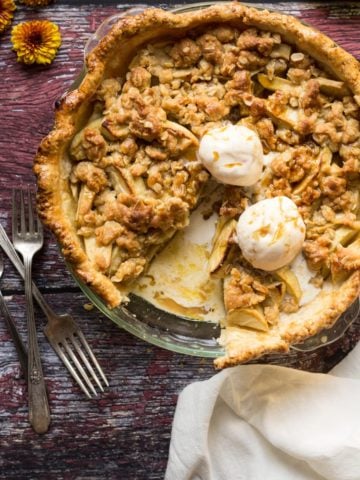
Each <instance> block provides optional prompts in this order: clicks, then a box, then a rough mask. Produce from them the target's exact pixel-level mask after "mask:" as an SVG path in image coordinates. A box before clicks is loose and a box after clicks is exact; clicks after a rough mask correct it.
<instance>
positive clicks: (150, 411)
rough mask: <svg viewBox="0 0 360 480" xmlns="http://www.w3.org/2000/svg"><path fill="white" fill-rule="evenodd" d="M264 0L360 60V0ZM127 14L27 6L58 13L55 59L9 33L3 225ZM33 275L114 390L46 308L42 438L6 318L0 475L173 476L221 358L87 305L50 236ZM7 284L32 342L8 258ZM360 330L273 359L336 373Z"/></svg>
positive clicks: (83, 6) (112, 7)
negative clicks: (175, 443) (188, 423)
mask: <svg viewBox="0 0 360 480" xmlns="http://www.w3.org/2000/svg"><path fill="white" fill-rule="evenodd" d="M248 3H249V2H248ZM253 3H254V4H256V5H257V6H261V7H267V8H276V9H278V10H280V11H283V12H286V13H291V14H294V15H296V16H298V17H300V18H302V19H303V20H304V21H305V22H307V23H310V24H311V25H313V26H315V27H317V28H319V29H321V30H323V31H324V32H325V33H327V34H329V35H330V36H332V38H334V40H336V41H337V42H338V43H339V44H340V45H342V46H343V47H344V48H346V49H347V50H349V51H350V52H351V53H353V54H354V55H355V56H357V57H358V58H360V29H359V28H358V27H359V21H360V5H359V3H357V2H340V1H337V2H277V3H276V2H274V3H264V2H253ZM129 4H131V2H129ZM119 7H121V5H119ZM117 11H118V7H117V5H116V3H115V2H114V1H112V0H102V1H101V2H95V1H93V2H88V1H86V0H68V1H65V0H63V1H60V0H58V1H57V2H55V3H54V4H52V5H51V6H49V7H47V8H44V9H41V10H33V9H30V8H26V7H24V6H21V5H20V4H19V6H18V11H17V12H16V17H15V23H18V22H20V21H23V20H30V19H33V18H48V19H50V20H52V21H54V22H56V23H58V24H59V26H60V28H61V32H62V37H63V43H62V47H61V49H60V51H59V55H58V56H57V58H56V59H55V62H54V63H53V64H52V65H51V66H50V67H30V68H29V67H24V66H22V65H20V64H18V63H17V62H16V59H15V54H14V52H12V51H11V46H10V32H9V31H7V32H6V33H5V34H4V35H3V36H2V37H0V78H1V82H0V112H1V115H0V166H1V175H0V221H1V223H2V224H3V225H4V226H5V228H6V229H7V231H8V232H9V230H10V196H11V189H12V188H13V187H17V186H19V185H20V184H27V183H31V184H32V183H34V177H33V174H32V161H33V157H34V154H35V152H36V149H37V145H38V143H39V141H40V140H41V138H42V137H43V136H44V135H45V134H46V133H47V132H48V130H49V129H50V128H51V125H52V122H53V105H54V102H55V101H56V99H57V98H59V97H60V96H61V94H62V93H63V92H64V91H65V90H66V89H67V88H69V86H70V85H71V83H72V82H73V80H74V78H75V77H76V75H77V74H78V73H79V72H80V70H81V67H82V61H83V45H84V43H85V42H86V40H87V38H88V36H89V34H91V32H94V31H95V29H96V28H97V26H98V25H99V24H100V23H101V21H103V20H104V19H105V18H106V17H108V16H109V15H112V14H114V13H116V12H117ZM34 278H35V280H36V282H37V284H38V285H39V287H40V289H41V290H42V291H43V292H44V293H45V296H46V298H47V299H48V300H49V302H50V304H51V305H53V306H54V307H56V310H57V311H58V312H59V313H64V312H65V311H68V312H69V313H71V314H72V315H73V316H74V318H75V319H76V320H77V321H78V323H79V324H80V327H81V328H82V330H83V331H84V332H85V334H86V337H87V338H88V341H89V342H90V344H91V346H92V348H93V349H94V351H95V354H96V356H97V358H98V359H99V361H100V363H101V365H102V366H103V368H104V370H105V371H106V374H107V376H108V377H109V380H110V385H111V386H110V388H109V389H108V390H107V391H106V392H105V393H104V394H102V395H100V396H99V397H98V398H97V399H94V400H91V401H88V400H86V399H85V398H84V395H83V394H82V393H81V392H80V390H79V388H78V387H77V385H75V384H74V382H73V381H72V379H71V378H70V377H69V375H68V373H67V371H66V370H65V369H64V367H63V365H62V363H61V362H60V360H58V358H57V357H56V355H55V354H54V352H53V351H52V349H51V347H50V346H49V344H48V343H47V342H46V340H45V338H44V336H43V333H42V327H43V325H44V323H45V319H44V317H43V316H42V313H41V312H39V311H37V322H38V327H39V339H40V349H41V354H42V358H43V364H44V371H45V375H46V379H47V385H48V390H49V399H50V407H51V410H52V424H51V428H50V431H49V433H48V434H47V435H45V436H42V437H39V436H37V435H36V434H34V433H33V432H32V431H31V429H30V428H29V425H28V421H27V407H26V403H27V401H26V385H25V382H24V380H23V379H22V377H21V375H20V370H19V366H18V362H17V359H16V354H15V350H14V347H13V344H12V343H11V340H10V337H9V335H8V333H7V331H6V329H5V326H4V323H3V321H0V419H1V420H0V421H1V429H0V479H6V480H11V479H16V480H22V479H23V480H25V479H26V480H28V479H46V480H48V479H66V480H67V479H84V480H91V479H104V478H106V479H144V480H152V479H154V480H155V479H162V478H163V476H164V471H165V466H166V461H167V454H168V446H169V439H170V432H171V422H172V418H173V414H174V410H175V406H176V401H177V396H178V394H179V392H180V391H181V390H182V389H183V388H184V387H185V386H186V385H187V384H189V383H191V382H193V381H196V380H204V379H207V378H210V377H211V376H212V375H213V374H214V370H213V366H212V361H211V360H206V359H202V358H197V357H190V356H183V355H180V354H175V353H172V352H169V351H166V350H161V349H159V348H156V347H153V346H151V345H149V344H146V343H144V342H142V341H141V340H139V339H137V338H135V337H133V336H131V335H129V334H127V333H126V332H124V331H122V330H120V329H119V328H118V327H117V326H116V325H114V324H113V323H112V322H111V321H110V320H109V319H107V318H105V317H104V316H102V315H101V314H100V313H99V312H98V311H97V310H95V309H94V310H92V311H90V312H88V311H86V310H84V307H83V305H84V304H85V303H88V301H87V299H86V298H85V297H84V296H83V294H82V293H81V292H80V291H79V289H78V288H77V286H76V285H75V283H74V281H73V280H72V278H71V276H70V274H69V273H68V272H67V270H66V268H65V266H64V263H63V260H62V258H61V256H60V254H59V252H58V248H57V245H56V243H55V242H54V240H53V238H52V237H51V236H50V235H49V234H47V235H46V242H45V247H44V249H43V250H42V251H41V253H40V254H39V255H38V256H37V257H36V261H35V265H34ZM1 286H2V289H3V291H4V292H5V294H6V296H7V301H8V304H9V308H10V310H11V311H12V313H13V315H14V317H15V319H16V322H17V324H18V326H19V329H20V331H21V333H22V335H23V338H25V316H24V311H25V309H24V297H23V285H22V281H21V280H20V279H19V277H18V275H17V274H16V272H15V270H14V269H13V267H12V266H11V265H10V264H9V262H8V261H6V263H5V276H4V279H3V281H2V283H1ZM359 338H360V320H359V319H358V321H357V322H355V323H354V324H353V325H352V326H351V328H350V329H349V330H348V332H347V333H346V335H345V336H344V337H343V338H342V339H340V340H339V341H337V342H335V343H334V344H332V345H330V346H327V347H324V348H322V349H319V350H317V351H316V352H312V353H296V352H293V353H291V354H290V355H288V356H286V357H284V356H271V357H267V358H265V359H264V360H263V361H267V362H270V363H275V364H281V365H283V364H285V363H286V365H288V366H290V367H294V368H300V369H304V370H309V371H316V372H327V371H328V370H329V369H330V368H331V367H332V366H334V365H336V364H337V363H338V362H339V361H340V360H341V359H342V358H343V357H344V356H345V355H346V354H347V353H348V352H349V351H350V350H351V349H352V348H353V347H354V345H355V344H356V343H357V341H358V340H359Z"/></svg>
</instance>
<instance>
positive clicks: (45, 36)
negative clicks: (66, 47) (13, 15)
mask: <svg viewBox="0 0 360 480" xmlns="http://www.w3.org/2000/svg"><path fill="white" fill-rule="evenodd" d="M11 41H12V44H13V50H15V52H16V53H17V59H18V61H19V62H23V63H26V64H28V65H30V64H32V63H40V64H49V63H51V62H52V61H53V60H54V58H55V55H56V52H57V50H58V48H59V47H60V45H61V35H60V30H59V27H58V26H57V25H55V23H52V22H49V21H48V20H32V21H30V22H23V23H19V25H16V26H15V27H14V28H13V29H12V32H11Z"/></svg>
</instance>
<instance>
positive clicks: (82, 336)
mask: <svg viewBox="0 0 360 480" xmlns="http://www.w3.org/2000/svg"><path fill="white" fill-rule="evenodd" d="M76 335H77V336H78V338H79V340H80V341H81V343H82V344H83V345H84V347H85V349H86V351H87V354H88V355H89V357H90V358H91V360H92V362H93V364H94V365H95V367H96V369H97V371H98V372H99V374H100V376H101V378H102V379H103V380H104V383H105V385H106V386H107V387H108V386H109V382H108V380H107V378H106V377H105V373H104V372H103V370H102V368H101V367H100V365H99V363H98V361H97V360H96V358H95V355H94V354H93V352H92V350H91V348H90V346H89V344H88V342H87V341H86V338H85V337H84V335H83V333H82V331H81V330H78V331H77V332H76Z"/></svg>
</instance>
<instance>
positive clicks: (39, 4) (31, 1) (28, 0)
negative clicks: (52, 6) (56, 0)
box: [20, 0, 52, 7]
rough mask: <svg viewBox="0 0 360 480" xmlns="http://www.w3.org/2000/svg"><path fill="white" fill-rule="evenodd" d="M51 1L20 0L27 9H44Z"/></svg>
mask: <svg viewBox="0 0 360 480" xmlns="http://www.w3.org/2000/svg"><path fill="white" fill-rule="evenodd" d="M51 1H52V0H20V2H21V3H23V4H24V5H27V6H28V7H46V5H49V3H50V2H51Z"/></svg>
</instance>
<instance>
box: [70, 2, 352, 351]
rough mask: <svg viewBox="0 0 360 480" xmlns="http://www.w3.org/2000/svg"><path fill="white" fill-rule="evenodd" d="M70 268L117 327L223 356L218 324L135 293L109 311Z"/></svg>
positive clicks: (341, 323)
mask: <svg viewBox="0 0 360 480" xmlns="http://www.w3.org/2000/svg"><path fill="white" fill-rule="evenodd" d="M217 3H219V2H217ZM211 4H212V3H201V4H190V5H187V6H184V7H179V8H177V9H174V10H172V11H173V12H175V13H180V12H184V11H191V10H195V9H200V8H204V7H207V6H209V5H211ZM144 8H146V6H144V5H136V6H132V7H131V8H127V7H124V8H123V9H121V10H119V12H118V13H117V14H116V15H114V16H112V17H109V18H108V19H107V20H105V21H104V22H103V23H102V24H101V25H100V27H99V28H98V30H97V31H96V32H95V34H94V35H92V36H91V37H90V39H89V40H88V42H87V44H86V46H85V54H87V53H89V52H90V51H91V50H92V49H93V48H94V47H95V45H96V44H97V43H98V42H99V40H100V39H101V38H103V37H104V35H106V34H107V32H108V31H109V30H110V29H111V27H112V26H113V25H114V23H116V22H117V21H118V20H119V18H121V17H122V16H124V15H132V14H136V13H139V12H140V11H142V10H143V9H144ZM84 73H85V67H84V70H83V72H82V75H81V76H80V77H79V78H78V79H77V80H76V81H75V83H74V85H73V88H76V87H77V86H78V84H79V83H80V82H81V80H82V78H83V75H84ZM68 268H69V270H70V272H71V273H72V274H73V276H74V278H75V280H76V281H77V282H78V284H79V286H80V288H81V289H82V290H83V292H84V293H85V295H86V296H87V297H88V298H89V300H90V301H91V302H92V303H94V305H95V306H96V307H97V308H98V309H99V310H100V311H101V312H102V313H104V314H105V315H106V316H107V317H109V318H110V319H111V320H112V321H114V322H115V323H116V324H117V325H119V326H120V327H122V328H123V329H125V330H127V331H128V332H130V333H132V334H133V335H135V336H137V337H139V338H141V339H143V340H145V341H147V342H149V343H152V344H154V345H157V346H160V347H162V348H166V349H169V350H172V351H176V352H180V353H183V354H188V355H196V356H201V357H211V358H216V357H220V356H223V355H224V350H223V348H222V347H221V346H220V345H219V344H218V342H217V338H218V337H219V333H220V326H219V325H218V324H217V323H214V322H209V321H196V320H195V321H194V320H193V319H189V318H187V317H184V316H181V315H175V314H172V313H169V312H167V311H165V310H162V309H159V308H157V307H155V306H154V305H153V304H152V303H149V302H148V301H146V300H144V299H143V298H141V297H139V296H137V295H134V294H131V295H130V301H129V302H128V303H127V304H126V305H122V306H121V307H117V308H114V309H109V308H108V307H107V305H106V304H105V302H104V301H103V300H102V299H101V298H100V297H99V296H97V295H96V294H95V293H94V292H93V291H92V290H91V289H90V288H89V287H87V286H86V285H85V284H84V283H83V282H82V281H81V280H79V278H78V277H77V276H76V274H75V272H74V271H73V270H72V267H71V266H70V265H68ZM358 312H359V305H358V302H355V304H353V305H352V307H351V308H350V309H348V310H347V311H346V312H345V313H344V314H343V315H341V317H340V318H339V319H338V321H337V322H336V324H335V325H334V326H333V327H332V328H331V329H328V330H326V331H322V332H320V333H319V334H317V335H316V336H313V337H311V338H309V339H308V340H306V341H305V342H304V343H302V344H301V345H295V346H293V347H292V348H293V349H295V350H301V351H310V350H314V349H316V348H318V347H320V346H323V345H327V344H329V343H332V342H334V341H335V340H337V339H338V338H340V337H341V336H342V335H343V334H344V332H345V331H346V329H347V328H348V327H349V325H350V324H351V323H352V322H353V321H354V320H355V319H356V317H357V315H358Z"/></svg>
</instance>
